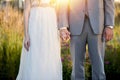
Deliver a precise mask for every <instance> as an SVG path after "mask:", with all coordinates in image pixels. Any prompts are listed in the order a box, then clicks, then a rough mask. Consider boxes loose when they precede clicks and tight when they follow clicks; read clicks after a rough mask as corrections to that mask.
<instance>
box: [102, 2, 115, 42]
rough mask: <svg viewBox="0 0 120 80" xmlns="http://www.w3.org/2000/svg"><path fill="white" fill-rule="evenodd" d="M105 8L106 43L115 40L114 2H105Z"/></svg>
mask: <svg viewBox="0 0 120 80" xmlns="http://www.w3.org/2000/svg"><path fill="white" fill-rule="evenodd" d="M104 8H105V11H104V12H105V29H104V33H103V37H105V41H110V40H111V39H112V38H113V27H114V9H115V8H114V0H104Z"/></svg>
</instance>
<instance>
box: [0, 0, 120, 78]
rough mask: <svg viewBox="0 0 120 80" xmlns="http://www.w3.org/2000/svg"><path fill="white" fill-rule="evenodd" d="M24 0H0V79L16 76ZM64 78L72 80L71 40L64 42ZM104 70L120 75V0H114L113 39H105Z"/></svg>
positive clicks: (87, 66) (111, 75)
mask: <svg viewBox="0 0 120 80" xmlns="http://www.w3.org/2000/svg"><path fill="white" fill-rule="evenodd" d="M23 3H24V0H0V80H15V78H16V75H17V73H18V69H19V62H20V54H21V48H22V42H23V35H24V30H23V28H24V26H23V7H24V5H23ZM61 52H62V53H61V56H62V62H63V80H70V75H71V68H72V65H71V63H72V62H71V56H70V51H69V42H68V43H62V51H61ZM85 72H86V74H85V76H86V80H91V65H90V61H89V56H88V51H87V52H86V60H85ZM105 72H106V76H107V80H119V79H120V0H116V1H115V28H114V39H113V40H111V41H110V42H108V43H106V54H105Z"/></svg>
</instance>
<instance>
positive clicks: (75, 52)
mask: <svg viewBox="0 0 120 80" xmlns="http://www.w3.org/2000/svg"><path fill="white" fill-rule="evenodd" d="M58 21H59V29H60V34H61V37H62V39H63V40H67V39H68V38H69V37H70V34H71V37H70V38H71V43H70V44H71V46H70V48H71V55H72V61H73V68H72V75H71V80H85V71H84V60H85V52H86V45H88V50H89V57H90V61H91V65H92V80H106V76H105V71H104V54H105V42H106V41H109V40H111V39H112V38H113V26H114V0H69V2H68V3H66V4H65V3H63V4H62V5H60V6H59V18H58ZM68 30H69V31H70V33H69V31H68Z"/></svg>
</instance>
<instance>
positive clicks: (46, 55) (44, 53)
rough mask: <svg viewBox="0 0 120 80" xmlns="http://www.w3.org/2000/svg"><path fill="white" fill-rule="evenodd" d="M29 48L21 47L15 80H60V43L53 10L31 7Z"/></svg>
mask: <svg viewBox="0 0 120 80" xmlns="http://www.w3.org/2000/svg"><path fill="white" fill-rule="evenodd" d="M29 35H30V48H29V51H28V52H27V51H26V50H25V48H24V46H23V49H22V54H21V61H20V68H19V73H18V76H17V79H16V80H62V64H61V57H60V41H59V33H58V28H57V19H56V13H55V10H54V8H51V7H33V8H32V9H31V12H30V19H29Z"/></svg>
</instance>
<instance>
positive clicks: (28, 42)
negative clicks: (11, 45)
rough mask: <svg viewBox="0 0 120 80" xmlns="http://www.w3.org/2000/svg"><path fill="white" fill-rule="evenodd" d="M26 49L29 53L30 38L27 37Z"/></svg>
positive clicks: (25, 41)
mask: <svg viewBox="0 0 120 80" xmlns="http://www.w3.org/2000/svg"><path fill="white" fill-rule="evenodd" d="M24 47H25V49H26V50H27V51H29V47H30V37H29V36H26V37H25V40H24Z"/></svg>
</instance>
